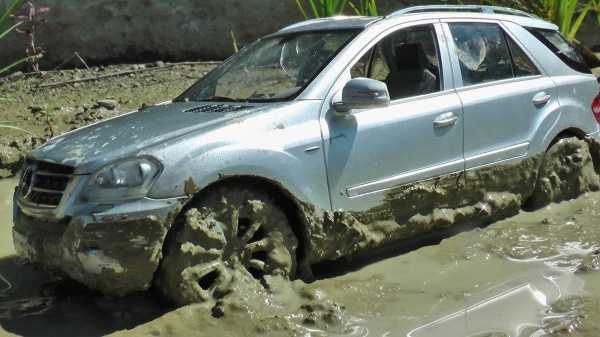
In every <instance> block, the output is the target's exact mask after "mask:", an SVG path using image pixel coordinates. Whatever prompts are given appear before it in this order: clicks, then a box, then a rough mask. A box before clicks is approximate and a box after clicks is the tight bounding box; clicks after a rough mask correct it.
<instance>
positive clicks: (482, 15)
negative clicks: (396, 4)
mask: <svg viewBox="0 0 600 337" xmlns="http://www.w3.org/2000/svg"><path fill="white" fill-rule="evenodd" d="M434 18H469V19H490V18H494V19H502V20H508V21H513V22H515V23H517V24H519V25H522V26H530V27H539V28H550V29H556V26H555V25H553V24H551V23H548V22H546V21H544V20H542V19H540V18H538V17H536V16H535V15H533V14H529V13H526V12H523V11H519V10H516V9H512V8H507V7H497V6H479V5H429V6H413V7H407V8H404V9H401V10H398V11H395V12H393V13H391V14H390V15H388V16H386V17H369V16H334V17H328V18H320V19H312V20H306V21H302V22H298V23H294V24H292V25H290V26H287V27H285V28H282V29H281V30H279V31H278V32H276V33H275V34H273V35H279V34H287V33H295V32H307V31H318V30H334V29H335V30H339V29H364V28H366V27H367V26H369V25H371V24H374V23H376V22H378V23H384V22H387V21H392V20H393V21H413V20H418V19H434Z"/></svg>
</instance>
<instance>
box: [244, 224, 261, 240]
mask: <svg viewBox="0 0 600 337" xmlns="http://www.w3.org/2000/svg"><path fill="white" fill-rule="evenodd" d="M260 226H262V224H261V223H260V222H253V223H252V225H251V226H250V227H249V228H248V230H247V231H246V233H244V236H243V237H242V240H243V241H244V242H249V241H250V239H252V237H253V236H254V234H256V232H257V231H258V229H259V228H260Z"/></svg>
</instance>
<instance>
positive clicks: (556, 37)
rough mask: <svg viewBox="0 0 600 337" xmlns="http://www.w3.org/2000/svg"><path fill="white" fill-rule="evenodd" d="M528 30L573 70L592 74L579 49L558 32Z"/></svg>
mask: <svg viewBox="0 0 600 337" xmlns="http://www.w3.org/2000/svg"><path fill="white" fill-rule="evenodd" d="M527 30H529V32H530V33H531V34H533V36H535V37H536V38H537V39H538V40H540V41H541V42H542V43H543V44H544V45H546V47H547V48H548V49H550V50H551V51H552V52H553V53H554V54H555V55H556V56H558V58H560V59H561V60H562V61H563V62H564V63H565V64H566V65H568V66H569V67H571V68H572V69H573V70H576V71H579V72H582V73H586V74H591V73H592V71H591V70H590V68H589V67H588V66H587V64H586V63H585V61H584V60H583V57H581V55H580V54H579V52H578V51H577V49H575V48H574V47H573V46H572V45H571V44H570V43H569V42H568V41H567V40H566V39H565V38H564V37H563V36H562V35H560V33H559V32H558V31H555V30H549V29H538V28H528V29H527Z"/></svg>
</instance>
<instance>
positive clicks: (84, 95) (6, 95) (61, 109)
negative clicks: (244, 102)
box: [0, 62, 215, 178]
mask: <svg viewBox="0 0 600 337" xmlns="http://www.w3.org/2000/svg"><path fill="white" fill-rule="evenodd" d="M214 66H215V63H210V62H208V63H200V64H177V65H173V64H164V63H162V62H157V63H154V64H140V65H117V66H110V67H94V68H91V69H89V70H82V69H75V70H63V71H49V72H46V73H42V74H38V75H17V76H12V77H8V78H5V79H4V80H2V81H0V125H6V126H10V127H17V128H21V129H24V130H26V131H28V132H29V133H30V134H27V133H24V132H22V131H18V130H14V129H8V128H2V127H0V135H2V136H1V137H0V178H3V177H7V176H11V175H13V174H14V172H15V171H16V170H17V169H18V167H19V162H20V158H21V157H22V155H23V154H24V153H26V152H27V151H29V150H30V149H31V148H32V147H34V146H36V145H39V144H41V143H42V142H43V141H44V140H45V139H48V138H49V137H51V136H53V135H59V134H61V133H64V132H66V131H69V130H72V129H75V128H77V127H81V126H83V125H86V124H89V123H93V122H95V121H98V120H102V119H106V118H110V117H113V116H116V115H119V114H121V113H125V112H129V111H132V110H135V109H137V108H139V107H141V106H142V105H144V104H148V105H149V104H155V103H159V102H162V101H166V100H170V99H172V98H174V97H176V96H177V95H179V94H181V93H182V92H183V91H184V90H185V89H186V88H188V87H189V86H190V85H191V84H192V83H194V82H195V81H196V80H197V79H199V78H200V77H201V76H203V75H204V74H206V73H207V72H208V71H210V70H211V69H212V68H214ZM114 74H121V75H118V76H112V77H106V76H111V75H114ZM102 76H105V78H103V79H101V80H86V79H90V78H97V77H102ZM82 80H84V81H82ZM70 81H75V82H72V83H65V82H70ZM60 83H64V84H60ZM57 84H58V85H57Z"/></svg>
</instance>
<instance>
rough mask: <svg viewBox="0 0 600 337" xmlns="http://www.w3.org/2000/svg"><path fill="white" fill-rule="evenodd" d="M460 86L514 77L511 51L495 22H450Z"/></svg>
mask: <svg viewBox="0 0 600 337" xmlns="http://www.w3.org/2000/svg"><path fill="white" fill-rule="evenodd" d="M449 26H450V32H451V33H452V38H453V40H454V45H455V47H456V55H457V57H458V60H459V63H460V70H461V74H462V79H463V85H465V86H466V85H473V84H480V83H485V82H491V81H497V80H502V79H507V78H512V77H513V66H512V62H511V56H510V51H509V50H508V45H507V43H506V39H505V37H504V32H503V31H502V29H501V28H500V27H499V26H498V25H497V24H494V23H474V22H465V23H462V22H461V23H450V24H449Z"/></svg>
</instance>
